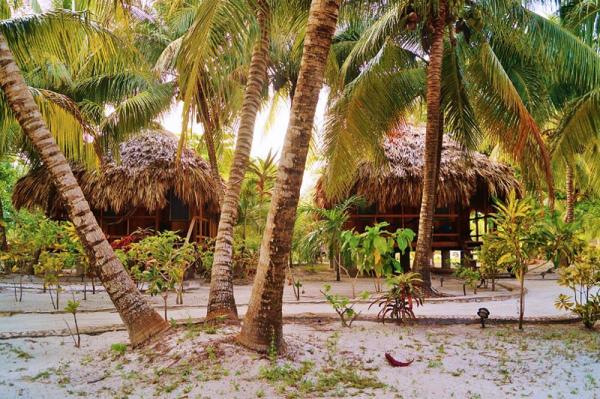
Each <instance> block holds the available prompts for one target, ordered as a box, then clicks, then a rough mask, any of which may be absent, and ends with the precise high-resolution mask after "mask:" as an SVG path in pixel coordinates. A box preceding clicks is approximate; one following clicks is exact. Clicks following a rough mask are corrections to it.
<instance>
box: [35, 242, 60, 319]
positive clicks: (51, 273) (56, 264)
mask: <svg viewBox="0 0 600 399" xmlns="http://www.w3.org/2000/svg"><path fill="white" fill-rule="evenodd" d="M65 259H66V255H65V253H63V252H56V253H55V252H43V253H42V255H41V256H40V261H39V263H38V264H37V265H35V274H36V275H39V276H41V277H42V278H43V279H44V288H45V289H47V290H48V294H49V295H50V301H51V302H52V308H54V309H56V310H58V308H59V306H60V304H59V298H60V292H61V291H62V287H61V286H60V278H61V277H62V270H63V266H64V264H65ZM53 286H54V287H55V292H56V300H54V297H53V296H52V287H53Z"/></svg>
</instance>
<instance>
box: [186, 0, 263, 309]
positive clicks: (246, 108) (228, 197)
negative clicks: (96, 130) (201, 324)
mask: <svg viewBox="0 0 600 399" xmlns="http://www.w3.org/2000/svg"><path fill="white" fill-rule="evenodd" d="M206 3H209V2H206ZM222 3H227V2H222ZM207 5H208V8H206V9H202V8H201V9H200V10H199V15H203V14H201V13H202V12H204V13H206V15H209V14H211V13H212V14H215V13H217V12H218V11H215V10H214V9H213V8H212V7H216V8H217V10H218V9H219V4H212V5H209V4H207ZM220 7H222V8H227V4H221V5H220ZM256 7H257V9H256V16H257V20H258V26H259V29H260V37H259V38H258V40H257V42H256V43H255V45H254V50H253V52H252V59H251V61H250V67H249V72H248V81H247V84H246V89H245V94H244V100H243V104H242V109H241V115H240V126H239V129H238V135H237V142H236V147H235V152H234V159H233V164H232V166H231V170H230V172H229V180H228V182H227V186H226V189H225V193H224V197H223V202H222V206H221V218H220V220H219V228H218V231H217V238H216V244H215V251H214V260H213V266H212V269H211V283H210V293H209V298H208V307H207V316H206V318H207V320H209V321H211V320H215V319H217V318H219V319H222V318H223V317H226V318H227V319H229V320H235V321H237V320H238V317H237V308H236V306H235V298H234V296H233V276H232V268H231V262H232V256H233V229H234V226H235V224H236V221H237V211H238V206H239V200H240V191H241V188H242V182H243V180H244V175H245V173H246V170H247V168H248V163H249V159H250V150H251V147H252V137H253V133H254V124H255V121H256V115H257V113H258V109H259V106H260V102H261V98H262V91H263V88H264V85H265V82H266V72H267V54H268V47H269V20H270V18H271V16H270V9H269V8H270V7H269V4H268V2H266V1H259V2H258V3H257V5H256ZM198 21H202V18H200V19H198ZM194 28H195V30H202V29H201V24H200V23H198V24H197V25H195V27H194ZM194 28H193V30H191V31H190V38H193V39H190V42H194V41H195V40H197V38H195V37H194V35H193V34H194ZM183 45H184V49H185V48H186V47H185V46H186V43H185V41H184V44H183ZM188 47H189V44H188ZM184 51H186V50H184ZM193 54H194V52H193V51H186V52H185V55H184V57H183V60H185V59H186V58H188V57H191V56H192V55H193ZM215 55H217V54H215ZM194 62H197V60H196V59H194ZM192 70H194V69H193V68H192ZM195 70H198V67H197V68H196V69H195ZM180 74H181V71H180ZM193 79H194V78H193V77H191V79H190V78H187V79H186V81H189V80H193ZM188 85H189V84H188ZM190 93H193V91H191V92H190ZM190 96H192V94H190ZM184 99H185V97H184Z"/></svg>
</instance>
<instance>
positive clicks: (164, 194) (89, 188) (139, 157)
mask: <svg viewBox="0 0 600 399" xmlns="http://www.w3.org/2000/svg"><path fill="white" fill-rule="evenodd" d="M177 145H178V139H177V137H175V136H174V135H173V134H171V133H169V132H166V131H147V132H144V133H142V134H140V135H137V136H135V137H134V138H132V139H130V140H129V141H127V142H125V143H123V144H121V146H120V160H119V161H118V162H117V161H115V160H114V159H113V157H111V156H108V157H107V158H105V159H104V162H103V164H102V166H100V167H99V168H98V169H96V170H86V169H85V168H84V167H83V166H81V165H72V168H73V173H74V174H75V177H76V178H77V180H78V181H79V185H80V186H81V188H82V190H83V193H84V195H85V197H86V199H87V200H88V202H89V203H90V206H91V207H92V208H93V209H98V210H104V211H109V210H111V211H113V212H116V213H121V212H125V211H128V210H130V209H134V208H136V207H144V208H146V209H148V210H149V211H151V212H153V211H155V210H156V209H162V208H164V207H165V206H166V205H167V203H168V199H169V198H168V197H169V192H170V191H171V190H173V191H174V192H175V193H176V195H177V196H178V197H179V198H180V199H181V200H182V201H184V202H185V203H187V204H188V205H191V206H196V207H199V206H200V204H201V202H202V200H203V199H204V201H206V202H208V205H209V207H210V208H211V209H212V210H213V211H215V210H218V194H217V191H216V187H217V186H216V184H221V182H218V183H217V182H215V181H214V179H213V178H212V177H211V174H210V169H209V165H208V163H207V162H206V161H204V160H203V159H202V158H200V157H199V156H198V155H196V153H195V152H194V151H192V150H190V149H184V150H183V152H182V154H181V158H180V160H179V163H176V154H177ZM12 199H13V204H14V205H15V207H16V208H22V207H24V208H29V209H31V208H36V207H39V208H41V209H43V210H45V211H46V213H47V214H48V215H49V216H51V217H64V215H65V211H64V207H63V205H62V201H61V200H60V199H59V197H58V196H57V192H56V189H55V187H54V184H53V183H51V182H50V176H49V174H48V172H47V170H46V169H45V168H43V167H41V168H37V169H34V170H31V171H30V172H29V173H28V174H27V175H25V176H23V177H22V178H21V179H20V180H19V181H18V182H17V184H16V186H15V190H14V193H13V198H12Z"/></svg>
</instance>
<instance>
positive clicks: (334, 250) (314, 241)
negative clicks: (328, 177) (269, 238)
mask: <svg viewBox="0 0 600 399" xmlns="http://www.w3.org/2000/svg"><path fill="white" fill-rule="evenodd" d="M363 202H364V200H363V199H362V198H361V197H358V196H352V197H350V198H348V199H346V200H345V201H343V202H341V203H340V204H337V205H335V206H334V207H332V208H331V209H326V208H321V207H318V206H316V205H310V204H306V205H302V206H300V207H299V208H298V210H299V211H300V212H304V213H308V214H310V215H312V216H313V217H315V218H317V220H316V221H315V222H314V224H313V229H312V231H310V232H309V233H308V234H307V235H306V236H305V237H304V238H303V239H302V241H303V243H304V246H305V247H306V249H304V252H305V253H307V252H309V251H311V250H312V251H315V250H317V248H318V251H320V248H321V246H326V247H327V248H328V255H329V262H330V265H331V268H332V269H333V270H335V279H336V281H340V269H341V268H342V267H343V265H342V252H341V248H342V232H343V231H344V225H345V224H346V222H347V221H348V219H349V218H350V209H351V208H352V207H354V206H360V205H361V204H362V203H363ZM313 248H314V249H313Z"/></svg>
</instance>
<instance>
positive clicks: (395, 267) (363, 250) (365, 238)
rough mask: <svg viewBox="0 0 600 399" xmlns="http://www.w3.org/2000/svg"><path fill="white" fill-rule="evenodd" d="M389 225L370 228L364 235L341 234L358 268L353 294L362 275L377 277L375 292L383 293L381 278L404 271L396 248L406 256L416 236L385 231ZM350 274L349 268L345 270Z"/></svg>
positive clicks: (343, 244)
mask: <svg viewBox="0 0 600 399" xmlns="http://www.w3.org/2000/svg"><path fill="white" fill-rule="evenodd" d="M387 226H389V223H387V222H380V223H377V224H375V225H374V226H367V227H366V228H365V231H364V232H363V233H357V232H355V231H353V230H345V231H343V232H342V234H341V237H340V238H341V240H342V250H343V251H345V252H346V253H348V254H349V255H350V258H351V259H352V261H353V262H354V264H355V265H356V269H357V273H356V275H355V278H354V280H352V284H353V285H352V292H353V295H354V292H355V281H356V278H357V277H358V276H359V275H365V274H370V273H372V274H374V275H375V277H376V280H375V290H376V291H377V292H380V291H381V284H380V281H379V279H380V278H381V277H383V276H387V275H390V274H392V273H393V272H402V268H401V265H400V262H398V261H397V260H396V258H395V249H396V248H398V250H399V251H400V252H401V253H404V251H406V250H407V249H409V248H410V245H411V243H412V240H413V239H414V237H415V233H414V232H413V231H412V230H411V229H398V230H396V232H395V233H390V232H388V231H387V230H385V227H387ZM344 270H345V271H346V273H348V271H347V269H345V268H344Z"/></svg>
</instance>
